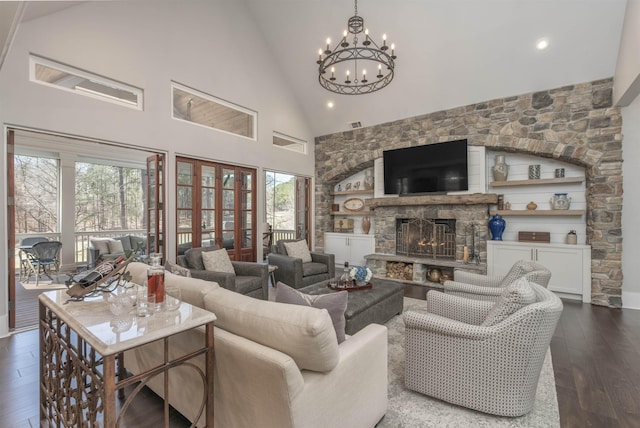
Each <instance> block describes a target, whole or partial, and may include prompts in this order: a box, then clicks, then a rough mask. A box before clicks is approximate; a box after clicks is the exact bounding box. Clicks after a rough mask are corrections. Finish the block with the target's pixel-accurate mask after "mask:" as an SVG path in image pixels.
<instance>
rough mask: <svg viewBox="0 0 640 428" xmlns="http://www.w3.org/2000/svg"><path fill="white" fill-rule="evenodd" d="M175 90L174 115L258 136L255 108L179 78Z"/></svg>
mask: <svg viewBox="0 0 640 428" xmlns="http://www.w3.org/2000/svg"><path fill="white" fill-rule="evenodd" d="M171 94H172V99H173V118H174V119H178V120H184V121H187V122H191V123H195V124H198V125H202V126H206V127H209V128H213V129H216V130H218V131H223V132H228V133H230V134H235V135H239V136H241V137H246V138H250V139H252V140H255V139H256V133H257V132H256V131H257V116H258V114H257V113H256V112H255V111H252V110H249V109H247V108H245V107H241V106H239V105H236V104H233V103H231V102H229V101H225V100H221V99H220V98H216V97H214V96H212V95H209V94H205V93H204V92H200V91H197V90H195V89H191V88H188V87H186V86H183V85H180V84H179V83H175V82H172V83H171Z"/></svg>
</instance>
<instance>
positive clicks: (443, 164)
mask: <svg viewBox="0 0 640 428" xmlns="http://www.w3.org/2000/svg"><path fill="white" fill-rule="evenodd" d="M382 155H383V160H384V193H386V194H397V195H415V194H425V193H432V194H433V193H441V194H442V193H446V192H454V191H461V190H468V189H469V175H468V171H467V140H466V139H465V140H456V141H448V142H446V143H435V144H424V145H421V146H413V147H407V148H404V149H396V150H385V151H384V152H383V154H382Z"/></svg>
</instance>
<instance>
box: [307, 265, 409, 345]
mask: <svg viewBox="0 0 640 428" xmlns="http://www.w3.org/2000/svg"><path fill="white" fill-rule="evenodd" d="M328 283H329V281H322V282H318V283H316V284H311V285H308V286H306V287H303V288H301V289H299V290H298V291H300V292H302V293H306V294H314V295H315V294H328V293H335V292H336V291H335V290H332V289H330V288H329V287H328V286H327V284H328ZM371 285H372V286H373V287H372V288H369V289H366V290H354V291H350V292H349V300H348V302H347V310H346V311H345V313H344V317H345V319H346V321H347V327H346V329H345V331H346V333H347V334H355V333H356V332H358V331H359V330H361V329H363V328H364V327H366V326H367V325H369V324H372V323H376V324H384V323H386V322H387V321H389V320H390V319H391V318H393V317H394V316H395V315H398V314H401V313H402V304H403V298H404V285H402V284H401V283H398V282H396V281H390V280H387V279H380V278H374V279H372V280H371Z"/></svg>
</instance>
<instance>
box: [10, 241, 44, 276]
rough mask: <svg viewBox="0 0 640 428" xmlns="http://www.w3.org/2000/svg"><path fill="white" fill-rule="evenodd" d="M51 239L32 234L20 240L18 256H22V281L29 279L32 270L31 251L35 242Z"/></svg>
mask: <svg viewBox="0 0 640 428" xmlns="http://www.w3.org/2000/svg"><path fill="white" fill-rule="evenodd" d="M48 240H49V239H48V238H45V237H44V236H30V237H28V238H24V239H23V240H22V241H20V246H19V247H18V257H20V281H24V280H26V279H29V273H30V272H31V267H30V262H29V253H31V250H32V247H33V244H35V243H38V242H47V241H48Z"/></svg>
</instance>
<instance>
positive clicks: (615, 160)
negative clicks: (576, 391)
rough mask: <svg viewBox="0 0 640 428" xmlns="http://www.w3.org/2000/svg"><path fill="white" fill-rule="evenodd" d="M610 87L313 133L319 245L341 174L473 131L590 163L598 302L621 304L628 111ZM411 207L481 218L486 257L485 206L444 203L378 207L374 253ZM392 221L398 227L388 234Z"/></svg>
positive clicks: (512, 146) (580, 87)
mask: <svg viewBox="0 0 640 428" xmlns="http://www.w3.org/2000/svg"><path fill="white" fill-rule="evenodd" d="M612 87H613V79H610V78H609V79H603V80H598V81H594V82H587V83H580V84H576V85H569V86H564V87H561V88H555V89H550V90H547V91H540V92H535V93H528V94H523V95H519V96H513V97H508V98H501V99H495V100H490V101H486V102H481V103H477V104H471V105H467V106H462V107H456V108H453V109H450V110H444V111H439V112H435V113H430V114H425V115H422V116H417V117H412V118H406V119H402V120H398V121H395V122H390V123H385V124H381V125H376V126H371V127H367V128H361V129H357V130H352V131H346V132H342V133H336V134H331V135H326V136H321V137H318V138H316V144H315V162H316V180H315V205H316V229H315V247H316V248H318V249H322V248H323V247H324V236H323V234H324V232H328V231H331V225H332V217H331V215H330V203H331V198H330V191H331V190H332V188H333V186H334V185H336V184H337V183H338V182H340V181H341V180H343V179H345V178H347V177H349V176H351V175H353V174H355V173H357V172H359V171H361V170H363V169H366V168H369V167H371V166H372V165H373V162H374V160H375V159H377V158H380V157H382V152H383V151H384V150H389V149H395V148H401V147H408V146H414V145H419V144H429V143H435V142H444V141H449V140H454V139H461V138H467V139H468V142H469V144H470V145H476V146H485V147H487V148H493V149H496V150H500V151H506V152H517V153H524V154H529V155H535V156H540V157H546V158H553V159H557V160H561V161H564V162H568V163H573V164H576V165H580V166H583V167H585V171H586V200H587V215H586V220H587V244H589V245H591V249H592V250H591V257H592V260H591V283H592V286H591V302H592V303H593V304H597V305H604V306H610V307H621V306H622V299H621V287H622V229H621V228H622V115H621V113H620V109H619V108H615V107H612V101H611V97H612ZM471 196H474V195H471ZM399 199H400V198H399ZM371 201H374V203H375V201H376V199H373V200H371ZM494 203H495V202H494ZM458 205H464V206H465V208H464V209H462V208H461V207H458ZM434 210H435V212H434ZM450 211H458V212H457V213H456V214H453V213H451V212H450ZM412 216H417V217H420V216H424V217H425V218H426V217H434V218H435V217H437V216H442V217H443V218H456V217H454V216H458V217H459V218H457V220H458V221H462V222H463V223H464V222H474V223H475V224H477V225H478V234H479V238H478V239H479V242H477V243H476V245H479V246H480V249H481V257H483V260H484V259H485V258H486V238H487V227H486V224H487V221H488V206H487V205H483V204H475V205H474V204H471V205H465V204H454V205H452V204H448V203H446V202H443V203H442V204H437V206H431V205H427V206H422V207H420V206H418V205H415V206H412V205H408V206H396V207H393V206H377V207H375V229H374V231H373V233H374V235H375V241H376V253H386V254H393V253H394V251H395V219H396V218H407V217H412ZM388 223H391V224H393V227H394V232H391V234H390V232H388V226H387V224H388ZM483 244H484V247H483ZM390 246H391V248H389V247H390Z"/></svg>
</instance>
